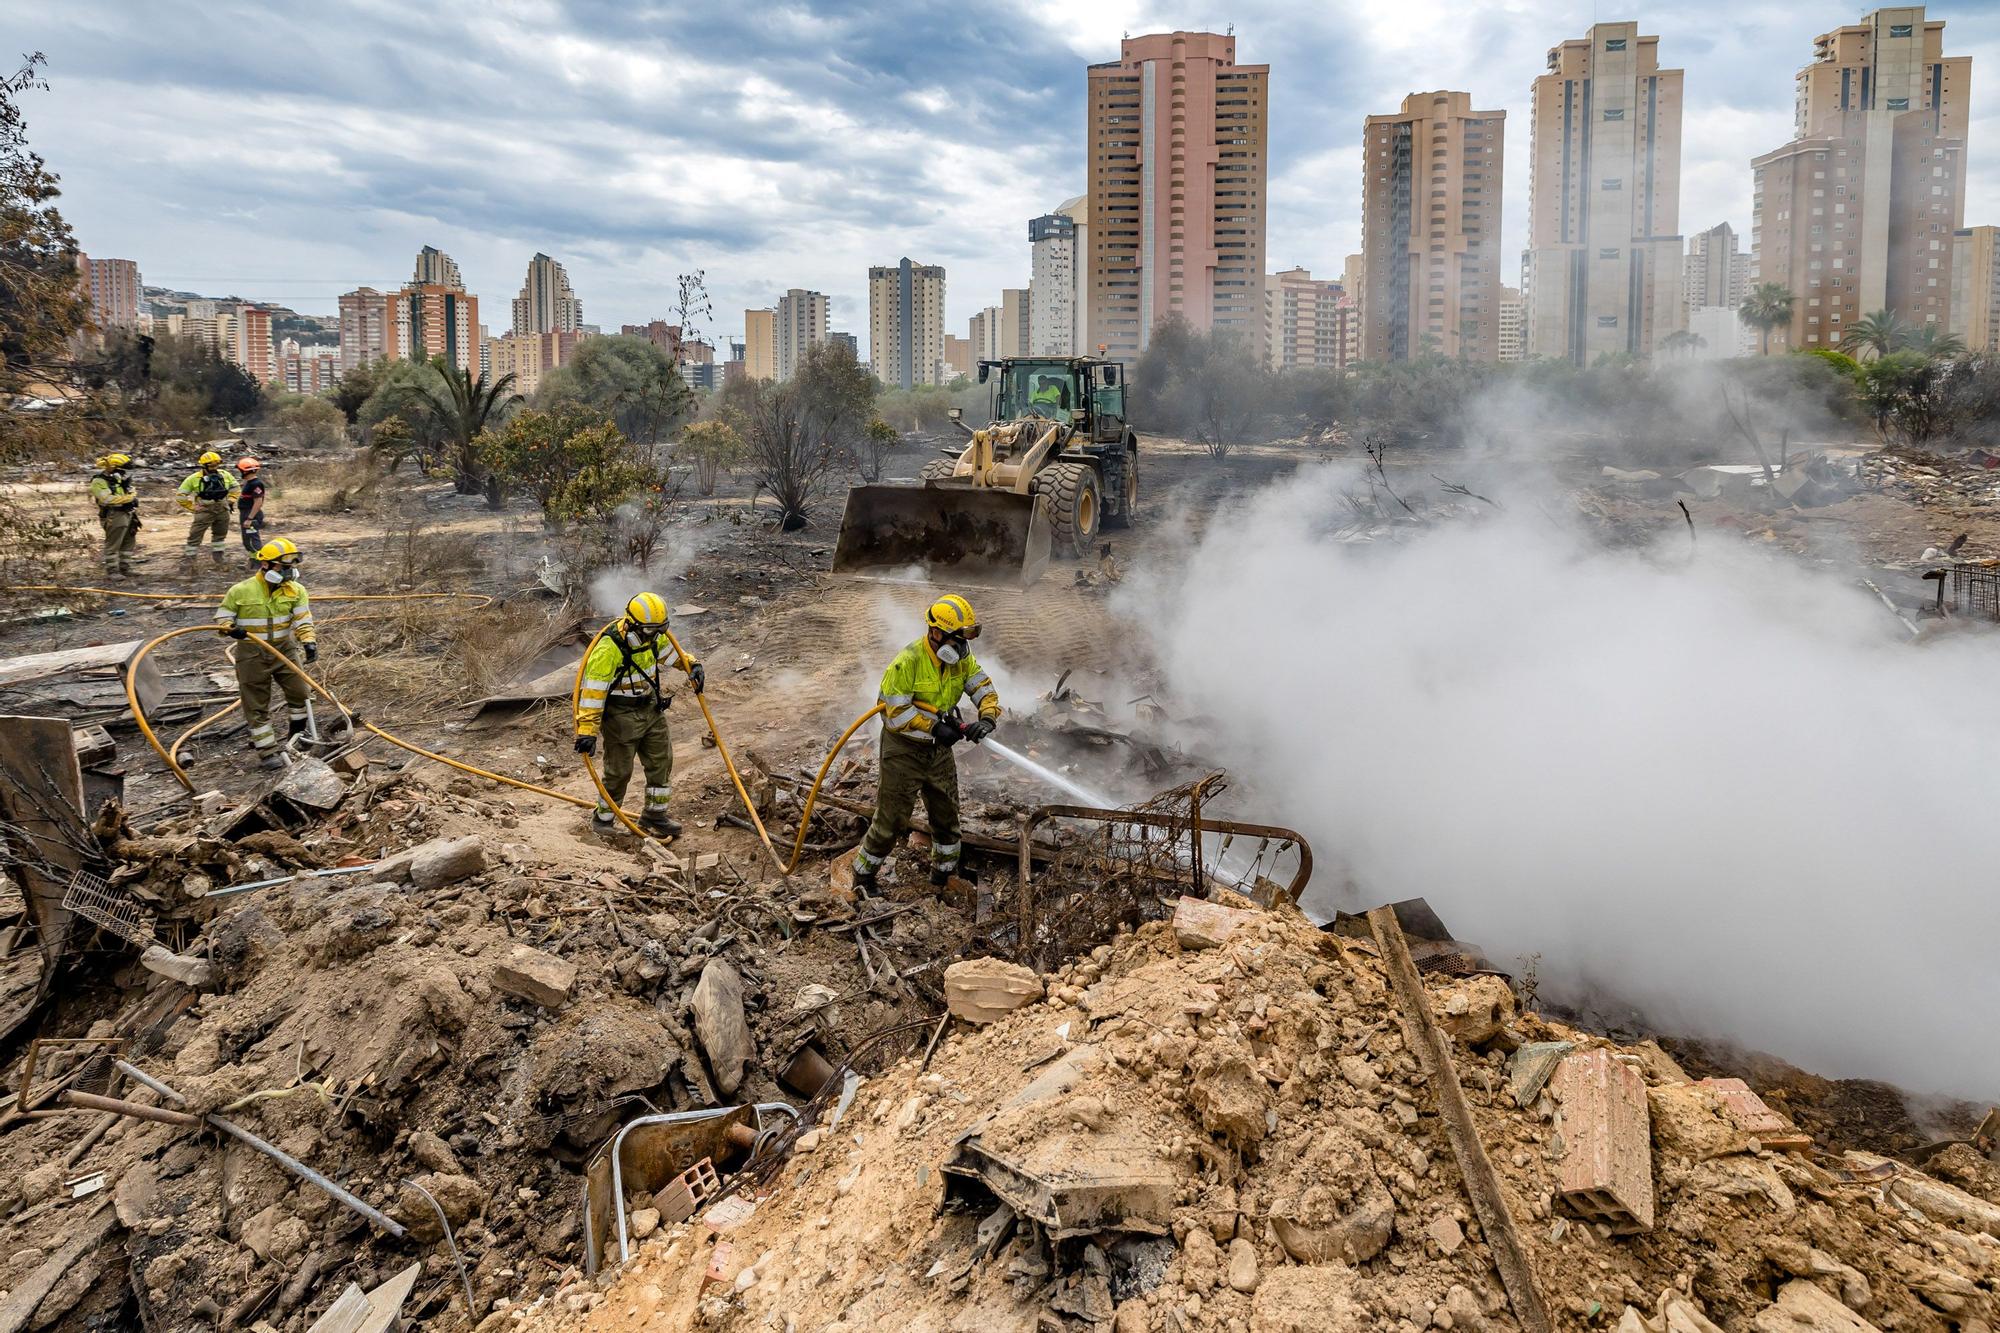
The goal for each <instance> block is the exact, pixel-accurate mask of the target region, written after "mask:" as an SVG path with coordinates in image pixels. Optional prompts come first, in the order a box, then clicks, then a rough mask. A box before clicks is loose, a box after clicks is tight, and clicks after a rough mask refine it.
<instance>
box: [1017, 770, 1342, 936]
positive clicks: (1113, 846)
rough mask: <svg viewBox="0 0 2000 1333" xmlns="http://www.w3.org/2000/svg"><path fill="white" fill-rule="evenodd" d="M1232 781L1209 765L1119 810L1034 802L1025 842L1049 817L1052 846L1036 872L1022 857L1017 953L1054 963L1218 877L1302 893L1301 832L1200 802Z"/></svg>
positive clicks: (1252, 888) (1196, 893) (1306, 868)
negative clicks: (1232, 816)
mask: <svg viewBox="0 0 2000 1333" xmlns="http://www.w3.org/2000/svg"><path fill="white" fill-rule="evenodd" d="M1227 789H1228V780H1227V778H1225V777H1224V776H1223V775H1222V774H1221V773H1211V774H1210V775H1209V776H1207V777H1205V778H1203V779H1201V780H1200V781H1198V782H1189V783H1183V784H1182V785H1180V786H1178V787H1171V788H1168V789H1167V790H1166V791H1163V792H1161V793H1159V794H1158V795H1157V796H1154V797H1153V798H1152V799H1151V800H1148V801H1144V802H1141V803H1139V804H1136V805H1131V806H1126V807H1124V808H1122V809H1118V810H1101V809H1093V808H1091V807H1088V806H1062V805H1058V806H1044V807H1043V808H1042V809H1040V810H1037V811H1036V812H1035V813H1034V814H1033V815H1032V816H1030V817H1029V818H1028V820H1027V821H1026V822H1025V823H1024V824H1023V826H1022V831H1021V838H1022V846H1023V848H1024V849H1026V848H1027V847H1029V845H1030V844H1031V842H1033V840H1034V836H1035V830H1036V828H1037V827H1040V826H1044V825H1046V826H1047V827H1048V829H1049V830H1051V831H1052V832H1053V833H1054V839H1053V841H1054V844H1055V848H1056V850H1055V853H1054V855H1053V856H1052V857H1051V858H1049V860H1048V864H1047V865H1046V867H1045V868H1042V869H1035V870H1033V871H1032V874H1030V867H1029V866H1028V865H1027V864H1026V863H1025V858H1024V863H1023V865H1022V866H1021V878H1020V881H1019V882H1018V883H1017V885H1016V889H1015V892H1016V894H1017V898H1016V901H1015V903H1014V905H1013V911H1012V912H1009V913H1007V914H1006V915H1007V916H1008V917H1010V918H1011V923H1010V925H1011V934H1012V938H1011V939H1009V940H1007V941H1006V944H1007V946H1008V948H1009V949H1010V951H1011V952H1012V953H1013V955H1014V957H1015V958H1017V959H1018V960H1020V961H1021V962H1024V963H1027V964H1029V965H1030V966H1032V967H1036V968H1038V969H1040V970H1043V971H1048V970H1050V969H1052V968H1055V967H1058V966H1060V965H1062V964H1063V963H1066V962H1068V961H1069V960H1071V959H1074V958H1077V957H1080V956H1082V955H1083V954H1086V953H1089V952H1090V951H1091V950H1092V949H1094V948H1096V947H1097V946H1098V945H1100V944H1103V943H1105V942H1107V941H1108V940H1110V939H1111V938H1112V937H1113V936H1114V935H1116V934H1117V933H1118V931H1119V929H1120V928H1121V927H1131V926H1137V925H1138V924H1140V923H1141V922H1144V921H1149V920H1158V919H1160V918H1163V917H1166V916H1168V915H1169V914H1171V912H1172V911H1173V904H1174V901H1175V899H1176V898H1178V897H1179V896H1180V895H1182V894H1187V895H1189V896H1191V897H1196V898H1206V897H1208V896H1209V895H1210V889H1211V887H1212V886H1214V885H1218V884H1219V885H1222V886H1225V887H1227V888H1230V889H1233V890H1235V891H1237V892H1240V893H1242V894H1244V895H1245V896H1247V897H1250V898H1253V899H1255V900H1257V901H1259V902H1263V903H1267V904H1268V903H1272V902H1275V901H1279V900H1283V899H1286V898H1290V897H1292V896H1294V895H1296V894H1297V892H1298V891H1299V889H1300V888H1302V887H1303V885H1304V883H1305V881H1306V879H1307V877H1308V876H1310V874H1311V872H1312V859H1311V850H1310V849H1309V848H1308V847H1307V846H1306V845H1305V840H1304V839H1303V838H1301V837H1299V836H1298V835H1297V834H1296V833H1293V832H1291V831H1290V830H1288V829H1281V828H1278V827H1276V826H1272V825H1264V824H1245V823H1240V822H1237V821H1234V820H1218V819H1215V818H1214V817H1213V816H1212V815H1211V814H1209V813H1207V812H1206V810H1205V809H1204V807H1209V808H1211V809H1212V807H1213V802H1214V801H1215V799H1216V798H1217V797H1218V796H1220V795H1221V794H1222V793H1223V792H1224V791H1226V790H1227ZM1048 841H1049V839H1048V838H1046V837H1044V839H1042V843H1041V845H1043V846H1046V845H1047V843H1048ZM998 933H999V932H998V931H994V932H990V933H989V938H994V937H997V935H998Z"/></svg>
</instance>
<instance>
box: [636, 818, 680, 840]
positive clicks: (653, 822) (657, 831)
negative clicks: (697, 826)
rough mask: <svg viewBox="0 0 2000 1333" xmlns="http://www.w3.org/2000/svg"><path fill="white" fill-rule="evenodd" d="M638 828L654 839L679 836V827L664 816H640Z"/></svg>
mask: <svg viewBox="0 0 2000 1333" xmlns="http://www.w3.org/2000/svg"><path fill="white" fill-rule="evenodd" d="M639 827H640V828H642V829H644V830H646V832H648V833H650V834H652V835H653V836H654V837H656V838H678V837H680V835H681V826H680V825H679V824H677V823H675V822H674V821H673V820H672V819H671V818H669V817H668V816H667V815H665V814H645V815H641V816H639Z"/></svg>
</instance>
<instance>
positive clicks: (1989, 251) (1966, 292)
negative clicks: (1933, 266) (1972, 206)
mask: <svg viewBox="0 0 2000 1333" xmlns="http://www.w3.org/2000/svg"><path fill="white" fill-rule="evenodd" d="M1996 261H2000V227H1961V228H1960V229H1959V230H1958V232H1957V234H1956V235H1954V236H1953V237H1952V238H1951V331H1952V332H1953V333H1955V334H1957V335H1958V336H1959V339H1960V340H1961V341H1962V342H1964V344H1965V350H1966V351H1968V352H1991V351H1994V350H1995V349H2000V262H1996Z"/></svg>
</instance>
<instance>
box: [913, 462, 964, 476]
mask: <svg viewBox="0 0 2000 1333" xmlns="http://www.w3.org/2000/svg"><path fill="white" fill-rule="evenodd" d="M957 466H958V460H957V459H956V458H933V459H932V460H931V461H930V462H928V463H926V464H924V465H923V466H922V467H921V468H918V469H917V480H919V481H946V480H948V479H949V478H950V477H951V473H952V469H953V468H955V467H957Z"/></svg>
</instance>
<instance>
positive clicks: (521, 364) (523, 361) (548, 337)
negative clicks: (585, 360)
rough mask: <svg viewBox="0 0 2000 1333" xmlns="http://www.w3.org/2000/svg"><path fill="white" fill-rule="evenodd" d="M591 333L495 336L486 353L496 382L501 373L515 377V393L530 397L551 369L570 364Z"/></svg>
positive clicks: (558, 331)
mask: <svg viewBox="0 0 2000 1333" xmlns="http://www.w3.org/2000/svg"><path fill="white" fill-rule="evenodd" d="M589 336H590V335H589V334H587V333H582V332H579V331H574V330H566V329H551V330H549V331H548V332H547V333H511V334H508V335H507V336H506V337H504V338H494V339H492V340H491V341H489V342H488V343H487V345H486V354H487V357H488V358H489V363H490V365H491V367H492V369H491V374H492V377H493V379H494V380H495V381H498V380H499V378H500V377H501V376H502V375H512V376H513V377H514V384H513V392H515V393H518V394H520V395H521V396H522V397H524V398H525V397H527V396H529V395H531V394H533V393H534V392H535V390H537V389H539V388H541V387H542V381H543V380H544V379H545V378H546V377H547V376H548V374H549V372H550V371H553V370H556V369H559V368H560V367H563V366H566V365H568V364H569V363H570V362H571V361H573V360H574V359H575V358H576V349H577V348H578V347H579V346H581V345H582V343H583V342H584V340H585V339H586V338H588V337H589Z"/></svg>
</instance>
